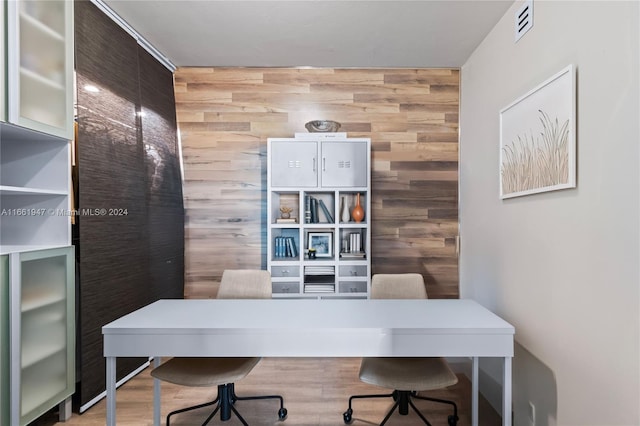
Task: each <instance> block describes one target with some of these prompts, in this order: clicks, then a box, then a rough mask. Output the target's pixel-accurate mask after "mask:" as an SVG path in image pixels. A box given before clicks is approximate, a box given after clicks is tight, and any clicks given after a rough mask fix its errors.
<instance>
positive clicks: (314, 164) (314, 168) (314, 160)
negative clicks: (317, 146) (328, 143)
mask: <svg viewBox="0 0 640 426" xmlns="http://www.w3.org/2000/svg"><path fill="white" fill-rule="evenodd" d="M313 171H314V172H315V171H316V157H313Z"/></svg>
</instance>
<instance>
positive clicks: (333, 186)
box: [267, 133, 371, 298]
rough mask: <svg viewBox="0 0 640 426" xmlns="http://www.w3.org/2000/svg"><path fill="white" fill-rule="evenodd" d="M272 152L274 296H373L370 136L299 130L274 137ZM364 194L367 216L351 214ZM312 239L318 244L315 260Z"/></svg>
mask: <svg viewBox="0 0 640 426" xmlns="http://www.w3.org/2000/svg"><path fill="white" fill-rule="evenodd" d="M267 156H268V160H267V162H268V169H267V185H268V194H267V214H268V228H267V269H268V270H269V271H270V272H271V276H272V282H273V297H274V298H367V297H369V293H370V287H371V280H370V277H371V261H370V251H371V227H370V220H369V214H370V212H371V196H370V192H371V191H370V182H371V176H370V157H371V142H370V140H369V139H366V138H347V136H346V133H308V134H307V133H299V134H296V137H295V138H269V139H268V147H267ZM358 199H359V200H360V206H361V208H362V209H363V211H364V218H363V219H362V220H361V221H360V222H356V221H355V220H354V218H353V217H352V215H351V211H352V210H353V208H354V207H355V205H356V203H357V200H358ZM344 204H346V205H347V207H346V208H347V211H348V213H347V214H346V215H345V214H344V213H343V208H342V207H343V205H344ZM281 208H288V209H290V210H291V213H290V215H291V218H290V219H289V220H286V219H285V220H283V218H282V217H281V216H282V211H281ZM343 216H344V217H343ZM352 235H353V237H352ZM310 244H312V245H314V246H316V253H315V258H312V257H310V255H309V248H310Z"/></svg>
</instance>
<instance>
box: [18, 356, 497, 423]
mask: <svg viewBox="0 0 640 426" xmlns="http://www.w3.org/2000/svg"><path fill="white" fill-rule="evenodd" d="M359 368H360V358H263V359H262V360H261V361H260V363H259V364H258V365H257V366H256V367H255V368H254V369H253V370H252V371H251V373H250V374H249V375H248V376H247V377H246V378H244V379H243V380H241V381H239V382H237V383H236V392H237V393H238V395H239V396H248V395H267V394H279V395H282V396H283V398H284V404H285V407H286V408H287V410H288V412H289V415H288V417H287V419H286V420H285V421H284V422H281V421H279V420H278V416H277V412H278V408H279V404H278V402H277V401H274V400H262V401H238V402H237V403H236V408H237V409H238V411H239V412H240V414H242V416H243V417H244V418H245V420H246V421H247V422H248V423H249V424H250V425H252V426H267V425H269V426H340V425H344V422H343V421H342V413H343V412H344V411H345V410H346V409H347V407H348V400H349V396H351V395H356V394H370V393H386V392H388V390H387V389H383V388H379V387H377V386H372V385H368V384H366V383H362V382H361V381H360V380H359V379H358V370H359ZM149 370H150V368H147V369H146V370H145V371H143V372H142V373H140V374H139V375H138V376H136V377H135V378H133V379H132V380H131V381H129V382H127V383H125V384H124V385H123V386H122V387H121V388H119V389H118V391H117V392H116V400H117V420H118V425H119V426H143V425H144V426H151V425H153V378H152V377H151V375H150V374H149ZM215 393H216V389H212V388H206V387H205V388H188V387H184V386H178V385H172V384H168V383H166V382H165V383H162V402H161V404H162V414H163V416H164V417H163V419H162V424H165V418H166V415H167V413H169V412H170V411H171V410H177V409H180V408H184V407H188V406H190V405H195V404H198V403H200V402H206V401H210V400H212V399H213V398H214V397H215ZM421 394H422V395H425V396H431V397H435V398H444V399H449V400H453V401H455V402H456V404H458V417H459V418H460V420H459V422H458V425H459V426H468V425H470V424H471V415H470V413H471V384H470V383H469V380H468V379H467V378H466V377H465V376H464V375H462V374H458V383H457V384H455V385H453V386H451V387H449V388H446V389H442V390H438V391H431V392H421ZM415 404H416V406H417V407H418V408H419V409H420V410H421V411H422V413H423V414H424V415H425V416H426V417H427V419H428V420H429V421H430V422H431V424H432V425H433V426H447V416H448V415H449V414H451V410H450V407H449V406H446V405H444V404H436V403H433V402H427V401H420V400H416V401H415ZM392 405H393V401H392V399H391V398H388V399H387V398H379V399H368V400H356V401H355V402H354V403H353V410H354V411H353V423H352V425H353V426H372V425H378V424H380V422H381V421H382V419H383V418H384V416H385V414H386V413H387V411H388V410H389V409H390V408H391V406H392ZM105 407H106V404H105V400H104V399H103V400H102V401H100V402H99V403H98V404H96V405H95V406H94V407H92V408H91V409H90V410H89V411H87V412H86V413H84V414H82V415H78V414H74V415H73V416H72V417H71V419H70V420H69V421H67V422H65V423H61V422H58V421H57V417H56V414H55V413H54V412H52V413H49V415H48V416H45V417H43V418H42V419H40V420H39V421H37V422H35V423H34V424H32V425H31V426H53V425H57V426H103V425H104V422H105V417H106V409H105ZM210 412H211V410H210V407H207V408H202V409H200V410H194V411H192V412H188V413H183V414H177V415H175V416H173V417H172V418H171V424H172V425H174V424H175V425H176V426H179V425H180V426H187V425H188V426H193V425H200V424H202V422H204V419H206V417H207V416H208V414H209V413H210ZM479 413H480V416H479V417H480V419H479V422H478V424H479V426H497V425H500V424H501V423H502V422H501V418H500V416H499V415H498V413H496V412H495V411H494V410H493V409H492V408H491V406H490V405H489V403H488V402H487V401H486V400H485V399H484V398H483V397H482V396H480V401H479ZM223 424H224V425H228V426H237V425H240V424H241V423H240V421H238V419H237V418H236V417H235V416H233V417H232V418H231V419H230V420H229V421H228V422H221V421H220V417H219V415H216V418H215V419H213V420H212V421H211V423H210V425H211V426H214V425H223ZM387 425H389V426H419V425H420V426H424V422H423V421H422V420H420V418H419V417H418V416H417V415H416V414H415V413H414V412H413V410H410V411H409V415H407V416H401V415H399V414H398V413H397V412H396V413H395V414H394V415H393V416H392V417H391V419H389V422H388V423H387Z"/></svg>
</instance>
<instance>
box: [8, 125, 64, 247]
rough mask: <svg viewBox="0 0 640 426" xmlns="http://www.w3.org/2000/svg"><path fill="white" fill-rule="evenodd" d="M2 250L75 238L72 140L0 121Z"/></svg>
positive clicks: (46, 244)
mask: <svg viewBox="0 0 640 426" xmlns="http://www.w3.org/2000/svg"><path fill="white" fill-rule="evenodd" d="M0 132H2V141H1V142H0V253H1V254H7V253H11V252H15V251H22V250H25V249H27V250H29V249H33V248H34V247H39V248H46V247H60V246H68V245H69V244H70V243H71V239H70V238H71V237H70V236H71V220H70V217H69V214H70V210H71V206H70V198H69V191H70V187H71V166H70V164H71V163H70V161H71V157H70V155H71V154H70V143H69V141H67V140H65V139H61V138H58V137H55V136H50V135H46V134H44V133H40V132H36V131H33V130H29V129H25V128H21V127H19V126H14V125H12V124H8V123H0Z"/></svg>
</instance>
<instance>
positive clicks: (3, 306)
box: [0, 255, 9, 425]
mask: <svg viewBox="0 0 640 426" xmlns="http://www.w3.org/2000/svg"><path fill="white" fill-rule="evenodd" d="M8 424H9V256H7V255H5V256H0V425H8Z"/></svg>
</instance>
